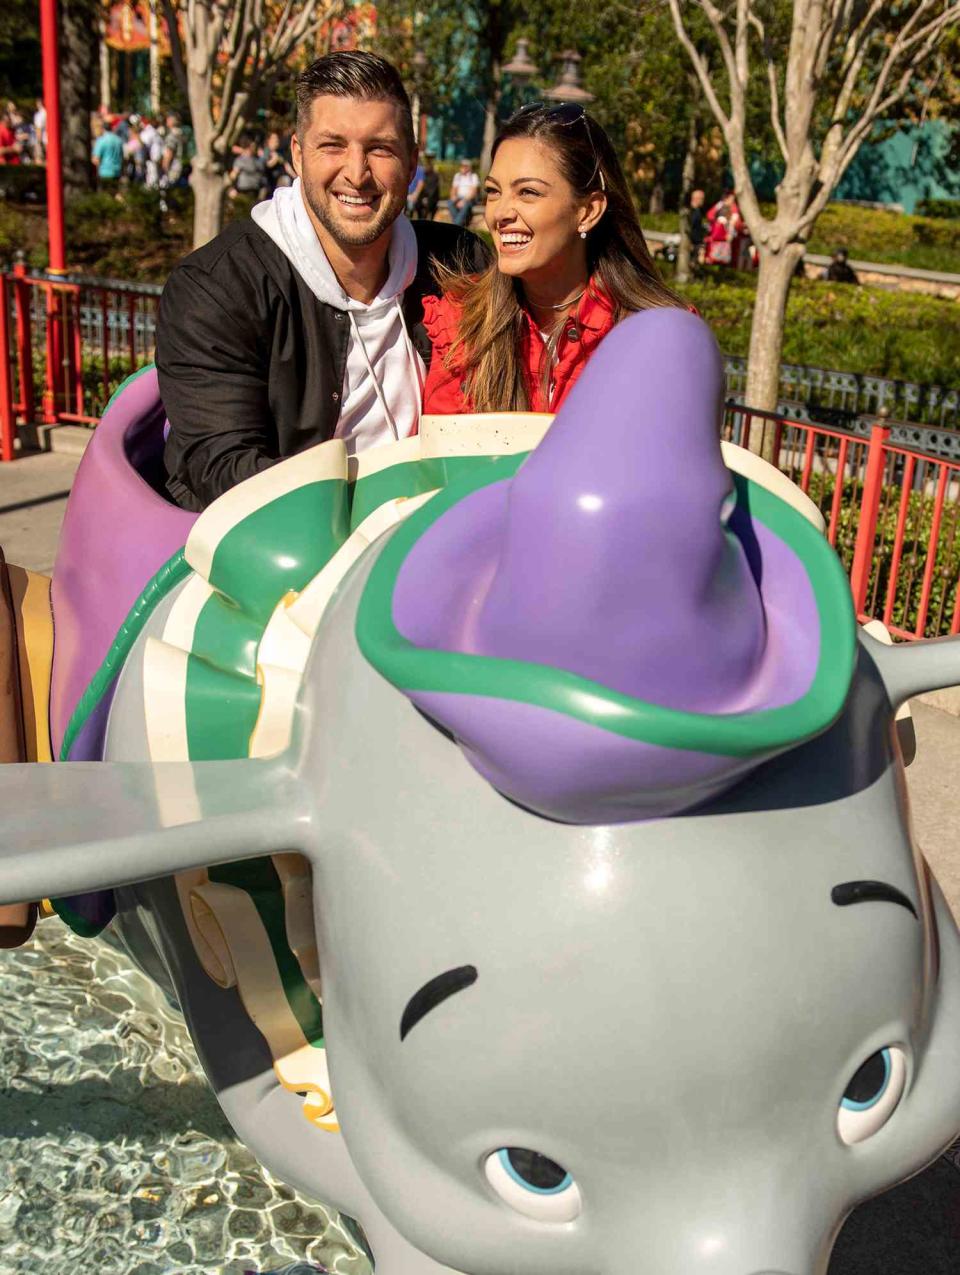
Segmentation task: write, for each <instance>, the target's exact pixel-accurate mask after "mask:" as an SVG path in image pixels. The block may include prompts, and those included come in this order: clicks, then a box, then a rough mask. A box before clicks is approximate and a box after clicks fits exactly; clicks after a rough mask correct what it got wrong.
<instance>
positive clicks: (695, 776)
mask: <svg viewBox="0 0 960 1275" xmlns="http://www.w3.org/2000/svg"><path fill="white" fill-rule="evenodd" d="M722 407H723V364H722V359H721V356H720V352H719V350H718V349H717V345H716V342H715V341H714V338H713V335H712V334H711V332H710V329H709V328H708V327H707V325H706V324H705V323H704V322H703V321H702V320H701V319H699V318H697V317H695V316H694V315H691V314H689V313H687V312H685V311H682V310H677V309H656V310H649V311H646V312H644V313H642V314H638V315H634V316H633V317H631V318H630V319H628V320H626V321H625V322H623V323H621V324H620V325H619V326H618V327H616V328H615V329H614V331H613V332H612V333H611V334H610V335H609V336H608V337H607V338H606V339H605V340H604V342H603V344H602V345H601V346H600V348H599V349H598V351H597V352H596V354H595V355H594V356H593V358H592V359H591V361H590V363H589V365H588V367H587V368H586V370H585V371H584V373H583V375H582V376H581V378H580V380H579V382H578V383H577V385H576V386H575V387H574V389H573V390H572V392H571V394H570V395H569V397H568V399H567V401H566V403H565V404H564V406H563V408H562V409H561V411H560V413H559V414H558V416H557V418H556V420H555V421H554V423H553V425H552V426H551V428H550V431H549V433H548V434H547V435H546V437H545V438H544V440H543V442H542V443H541V444H540V445H539V447H537V448H536V450H535V451H534V452H532V453H531V454H530V456H529V458H528V459H527V460H526V461H525V462H524V463H523V464H522V465H521V466H520V468H519V469H517V470H516V472H515V473H513V474H511V475H510V476H506V477H505V476H504V473H505V471H506V470H508V469H509V467H510V465H511V462H512V463H513V465H514V467H515V458H504V460H503V461H502V462H501V467H499V468H498V466H497V465H491V467H490V468H491V472H490V473H489V474H484V476H483V477H481V478H477V477H474V478H471V479H470V480H468V481H461V482H459V483H456V484H452V485H451V486H450V487H448V488H447V489H446V490H445V491H443V492H442V493H440V494H439V495H437V496H436V497H434V499H433V500H431V501H430V502H429V503H428V504H427V505H425V506H424V507H423V509H421V510H420V511H418V512H417V513H416V514H414V515H413V516H412V517H411V518H410V519H409V520H408V521H407V522H406V523H405V524H403V525H402V526H401V528H400V529H399V530H398V531H397V532H396V533H395V534H394V535H393V536H392V537H391V539H390V541H389V542H388V544H387V545H386V547H385V548H384V550H383V552H382V553H381V555H380V557H379V559H378V561H377V563H376V565H375V567H374V569H373V571H372V573H371V575H370V579H369V581H368V584H367V588H366V590H365V593H364V597H363V600H362V603H361V607H360V612H359V615H358V622H357V634H358V638H359V640H360V643H361V646H362V648H363V650H364V653H365V654H366V655H367V657H368V659H370V660H371V662H372V663H373V664H374V665H375V666H376V667H377V668H378V669H379V670H380V671H381V672H382V673H383V674H384V675H385V676H386V677H387V678H388V679H389V680H391V681H392V682H393V683H394V684H395V685H397V686H398V687H399V688H400V689H402V690H403V691H404V692H405V693H406V694H407V695H409V697H410V698H411V699H412V700H413V701H414V702H415V703H416V704H417V706H418V707H419V708H421V709H422V710H423V712H425V713H426V714H427V715H428V716H430V717H431V718H433V719H434V720H435V721H437V722H438V723H439V724H440V725H441V726H443V727H444V728H445V729H446V730H448V731H450V732H451V733H452V734H453V735H454V737H455V738H456V739H457V741H458V743H459V744H460V746H461V748H462V749H463V751H464V753H465V754H466V756H467V757H468V759H469V760H470V761H471V763H472V764H473V765H474V766H475V767H476V768H477V769H478V770H479V771H480V773H481V774H483V775H484V776H485V777H486V778H487V779H488V780H489V781H490V782H491V783H492V784H493V785H494V786H495V787H496V788H498V789H499V790H500V791H501V792H503V793H504V794H505V795H507V796H508V797H510V798H511V799H512V800H514V801H517V802H519V803H520V804H522V805H524V806H527V807H529V808H530V809H531V810H534V811H536V812H538V813H539V814H543V815H546V816H548V817H550V818H554V819H559V820H563V821H566V822H573V823H612V822H621V821H624V820H631V819H638V818H645V817H650V816H651V815H663V814H670V813H673V812H676V811H678V810H681V809H685V808H688V807H689V806H691V805H693V804H695V803H697V802H700V801H702V800H704V799H705V798H706V797H708V796H710V795H711V794H713V793H716V792H718V791H720V790H722V789H723V788H725V787H728V786H729V785H730V784H732V783H733V782H734V781H735V780H736V779H737V778H739V777H740V776H741V775H743V774H745V773H746V772H747V771H748V770H750V769H752V768H753V767H755V766H756V765H758V764H759V763H760V762H761V761H762V760H764V759H765V758H767V757H770V756H772V755H773V754H774V753H776V752H778V751H781V750H783V749H785V748H787V747H790V746H792V745H794V744H796V743H799V742H800V741H802V740H804V739H808V738H810V737H811V736H812V735H814V734H817V733H818V732H820V731H822V730H824V729H826V727H827V726H829V725H830V724H831V722H832V721H833V720H834V719H835V718H836V716H837V715H838V713H839V712H840V709H841V708H842V706H843V703H844V700H845V698H846V694H847V690H848V688H849V683H850V677H851V675H852V668H853V656H854V636H855V624H854V617H853V608H852V604H851V598H850V589H849V585H848V583H847V580H846V577H845V575H844V573H843V569H842V567H841V566H840V563H839V561H838V560H837V557H836V555H835V554H834V552H833V550H832V549H831V548H830V546H829V545H828V544H827V542H826V541H825V540H824V539H823V537H822V536H820V535H819V533H818V532H817V530H816V529H815V528H814V527H813V526H812V525H811V524H810V523H809V522H808V521H807V520H806V519H805V518H804V517H803V516H802V514H800V513H798V512H797V511H796V510H795V509H793V508H792V507H791V506H789V505H788V504H786V503H785V502H783V501H782V500H780V499H779V498H778V497H776V496H775V495H773V494H772V493H771V492H770V491H767V490H765V489H764V488H762V487H760V486H758V485H757V484H755V483H753V482H750V481H747V480H745V479H741V478H740V477H739V476H734V475H733V474H732V473H731V472H730V471H729V470H728V469H727V468H726V466H725V465H724V463H723V459H722V456H721V451H720V442H719V429H720V417H721V412H722Z"/></svg>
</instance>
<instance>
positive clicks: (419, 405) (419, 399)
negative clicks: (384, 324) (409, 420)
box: [395, 297, 423, 434]
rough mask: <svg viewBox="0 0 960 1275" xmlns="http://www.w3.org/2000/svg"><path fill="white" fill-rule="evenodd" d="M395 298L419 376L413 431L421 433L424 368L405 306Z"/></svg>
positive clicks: (411, 356)
mask: <svg viewBox="0 0 960 1275" xmlns="http://www.w3.org/2000/svg"><path fill="white" fill-rule="evenodd" d="M395 300H396V303H397V313H398V314H399V315H400V326H401V328H403V339H404V341H405V342H406V345H407V358H408V359H409V360H410V362H411V363H412V364H413V373H414V375H415V376H416V378H417V389H418V390H419V394H418V395H417V419H416V423H415V424H414V427H413V430H412V431H411V432H412V433H414V434H419V433H420V417H421V416H422V415H423V370H422V368H421V366H420V357H419V355H418V354H417V351H416V349H415V348H414V344H413V342H412V341H411V339H410V332H409V330H408V328H407V320H406V319H405V318H404V314H403V306H402V305H401V304H400V298H399V297H397V298H395Z"/></svg>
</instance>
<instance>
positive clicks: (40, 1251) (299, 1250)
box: [0, 919, 370, 1275]
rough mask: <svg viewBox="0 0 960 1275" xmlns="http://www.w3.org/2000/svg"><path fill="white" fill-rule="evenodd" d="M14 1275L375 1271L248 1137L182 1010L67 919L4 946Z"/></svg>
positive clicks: (1, 1246) (4, 1259)
mask: <svg viewBox="0 0 960 1275" xmlns="http://www.w3.org/2000/svg"><path fill="white" fill-rule="evenodd" d="M0 1004H2V1022H0V1089H2V1092H0V1271H2V1272H3V1275H41V1273H43V1275H48V1273H49V1275H54V1273H55V1275H66V1273H67V1272H69V1275H174V1273H175V1275H248V1273H249V1275H266V1273H267V1272H270V1275H318V1273H319V1272H322V1271H329V1272H331V1275H370V1266H369V1263H368V1262H367V1260H366V1258H365V1257H364V1256H363V1255H362V1253H361V1251H360V1250H359V1249H358V1248H357V1247H356V1245H355V1244H354V1243H353V1241H352V1240H351V1237H350V1235H349V1234H348V1233H347V1231H346V1230H345V1229H344V1227H343V1224H342V1223H341V1222H340V1220H339V1219H338V1217H337V1215H336V1214H331V1213H330V1212H328V1211H326V1210H325V1209H324V1208H323V1207H322V1206H320V1205H318V1204H314V1203H310V1202H309V1201H307V1200H305V1199H303V1198H302V1197H301V1196H299V1195H298V1194H297V1193H296V1192H295V1191H293V1190H291V1189H290V1188H289V1187H287V1186H285V1185H283V1183H281V1182H278V1181H277V1180H276V1179H275V1178H272V1177H271V1176H270V1174H269V1173H267V1171H266V1170H265V1169H262V1168H261V1167H260V1165H259V1164H258V1163H257V1162H256V1160H255V1159H254V1158H253V1156H252V1155H251V1154H250V1152H249V1151H248V1150H247V1149H246V1147H244V1146H242V1145H241V1144H240V1143H239V1142H238V1141H237V1139H236V1137H235V1136H234V1135H233V1132H232V1130H231V1128H230V1126H229V1125H228V1124H227V1122H226V1119H225V1118H224V1116H223V1114H222V1112H221V1110H220V1107H219V1105H218V1104H217V1101H216V1099H215V1098H214V1096H213V1093H212V1092H211V1090H210V1088H209V1086H208V1085H207V1082H206V1080H205V1078H204V1075H203V1071H202V1069H201V1067H200V1063H199V1062H198V1060H197V1056H196V1054H195V1052H194V1049H193V1045H192V1043H191V1041H190V1036H189V1034H188V1033H187V1030H186V1027H185V1026H184V1022H183V1019H182V1018H181V1017H180V1015H179V1014H178V1013H177V1012H176V1011H175V1010H172V1009H171V1008H170V1006H169V1005H168V1004H167V1001H166V1000H165V998H164V997H163V995H162V993H161V992H160V991H159V989H158V988H157V987H156V986H155V984H154V983H153V982H152V981H151V980H150V979H148V978H147V977H146V976H145V975H143V974H142V973H141V972H140V971H139V970H138V969H136V968H135V967H134V966H133V965H132V964H131V962H130V960H129V958H128V957H127V956H126V955H125V954H124V953H122V952H121V951H118V950H117V949H116V948H115V947H113V946H112V945H111V944H109V943H107V942H105V941H103V940H101V939H82V938H78V937H77V936H76V935H74V934H73V933H71V931H70V930H68V929H67V927H66V926H64V925H63V924H62V922H60V921H59V920H56V919H50V920H46V921H43V922H41V924H40V925H39V926H38V927H37V931H36V933H35V935H34V938H33V939H32V940H31V941H30V943H28V944H27V945H26V946H24V947H22V948H18V949H16V950H14V951H10V952H3V951H0Z"/></svg>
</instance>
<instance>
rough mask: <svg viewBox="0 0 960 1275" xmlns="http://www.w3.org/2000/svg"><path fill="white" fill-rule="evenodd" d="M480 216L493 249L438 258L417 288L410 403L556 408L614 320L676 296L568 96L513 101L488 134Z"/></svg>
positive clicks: (596, 128)
mask: <svg viewBox="0 0 960 1275" xmlns="http://www.w3.org/2000/svg"><path fill="white" fill-rule="evenodd" d="M485 193H486V206H485V209H484V216H485V218H486V222H487V226H488V228H489V230H490V233H491V235H492V236H493V243H494V248H495V249H496V254H497V256H496V261H495V262H494V263H493V264H492V265H491V266H490V267H489V269H487V270H486V271H485V272H484V273H483V274H481V275H479V276H478V275H469V274H465V273H461V274H457V273H456V272H453V271H450V270H446V269H441V270H439V271H438V281H439V283H440V285H441V287H442V288H443V296H441V297H425V298H424V326H425V327H426V329H427V332H428V333H429V335H430V338H431V341H432V342H433V355H434V356H433V360H432V363H431V366H430V371H429V374H428V376H427V380H426V384H425V386H424V404H423V410H424V412H430V413H441V414H443V413H452V412H464V411H473V412H495V411H516V412H522V411H542V412H547V411H550V412H553V411H556V410H557V408H558V407H559V406H560V404H561V403H562V402H563V400H564V399H565V398H566V396H567V394H568V393H569V391H570V389H571V387H572V385H573V384H574V382H575V381H576V379H577V377H578V376H579V374H580V372H581V370H582V368H583V366H584V364H585V363H586V361H587V359H588V358H589V357H590V354H591V353H592V352H593V350H594V349H595V348H596V346H597V344H598V343H599V342H600V341H601V340H602V339H603V338H604V337H605V336H606V334H607V333H608V332H609V331H610V329H611V328H612V327H613V325H614V324H615V323H617V322H618V321H619V320H620V319H622V318H624V317H625V316H626V315H627V314H630V313H632V312H633V311H636V310H645V309H648V308H649V307H651V306H684V303H683V302H682V301H681V300H680V298H679V297H678V296H676V294H675V293H673V292H671V290H670V289H669V288H668V287H667V286H666V285H665V284H664V283H662V282H661V280H660V278H659V277H658V275H657V273H656V270H655V268H654V265H653V261H652V259H651V257H650V253H649V251H648V249H647V245H646V243H645V241H644V238H643V232H642V230H641V229H640V223H639V221H638V220H637V214H636V212H635V211H634V208H633V203H632V201H631V199H630V195H629V192H628V190H627V184H626V181H625V180H624V176H623V172H622V170H621V168H620V164H619V161H618V160H617V157H616V154H615V153H614V150H613V147H612V146H611V144H610V139H609V138H608V137H607V135H606V133H604V131H603V129H602V128H601V127H600V125H599V124H597V122H596V121H595V120H593V119H591V118H590V116H589V115H587V114H586V112H585V111H584V110H583V108H582V107H579V106H572V105H562V106H543V105H537V106H533V107H526V108H524V109H523V110H522V111H519V112H518V113H517V114H516V115H514V116H513V118H512V119H511V120H509V121H508V123H507V124H506V125H505V126H504V127H503V129H502V130H501V131H500V133H499V135H498V136H497V139H496V141H495V142H494V146H493V161H492V165H491V168H490V175H489V176H488V178H487V180H486V183H485Z"/></svg>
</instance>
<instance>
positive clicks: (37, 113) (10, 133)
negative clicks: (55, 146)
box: [0, 98, 47, 164]
mask: <svg viewBox="0 0 960 1275" xmlns="http://www.w3.org/2000/svg"><path fill="white" fill-rule="evenodd" d="M46 154H47V112H46V110H45V109H44V105H43V102H42V101H41V99H40V98H37V101H36V109H35V110H34V112H33V114H32V115H30V116H28V115H27V113H26V112H25V111H22V110H21V109H20V108H19V107H18V106H17V104H16V102H5V103H4V105H3V110H2V111H0V164H42V163H43V162H44V160H45V159H46Z"/></svg>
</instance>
